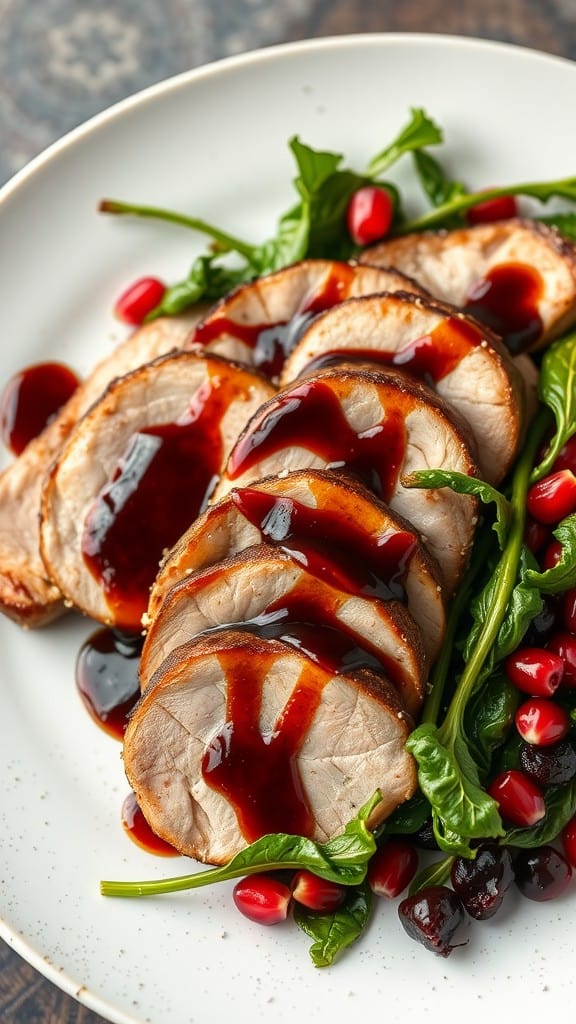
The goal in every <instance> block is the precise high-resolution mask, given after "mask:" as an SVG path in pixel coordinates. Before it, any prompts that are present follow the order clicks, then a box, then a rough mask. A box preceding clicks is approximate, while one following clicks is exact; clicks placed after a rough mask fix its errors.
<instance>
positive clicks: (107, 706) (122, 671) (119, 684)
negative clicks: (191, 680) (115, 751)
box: [76, 629, 142, 740]
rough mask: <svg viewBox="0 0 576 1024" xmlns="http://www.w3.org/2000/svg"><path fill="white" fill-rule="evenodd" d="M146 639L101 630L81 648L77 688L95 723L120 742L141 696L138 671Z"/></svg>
mask: <svg viewBox="0 0 576 1024" xmlns="http://www.w3.org/2000/svg"><path fill="white" fill-rule="evenodd" d="M141 650H142V639H141V637H139V636H122V635H121V634H119V633H116V632H114V631H113V630H111V629H99V630H97V632H95V633H93V634H92V636H90V637H89V638H88V639H87V640H86V641H85V642H84V643H83V644H82V647H81V648H80V651H79V653H78V657H77V659H76V687H77V689H78V693H79V694H80V697H81V698H82V701H83V703H84V705H85V707H86V708H87V710H88V713H89V714H90V716H91V717H92V718H93V719H94V721H95V722H96V723H97V724H98V725H99V726H100V727H101V728H102V729H104V731H105V732H107V733H108V734H109V735H110V736H113V737H114V738H115V739H117V740H121V739H122V738H123V736H124V733H125V731H126V726H127V724H128V718H129V715H130V713H131V711H132V709H133V707H134V705H135V704H136V701H137V700H138V698H139V696H140V684H139V681H138V667H139V664H140V652H141Z"/></svg>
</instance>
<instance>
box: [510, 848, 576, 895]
mask: <svg viewBox="0 0 576 1024" xmlns="http://www.w3.org/2000/svg"><path fill="white" fill-rule="evenodd" d="M514 869H515V872H516V885H517V886H518V888H519V890H520V892H521V893H522V895H523V896H526V897H527V898H528V899H529V900H536V901H537V902H538V903H542V902H543V901H545V900H553V899H556V897H557V896H560V895H561V894H562V893H563V892H564V890H565V889H566V887H567V885H568V883H569V882H570V879H571V877H572V868H571V867H570V865H569V863H568V861H567V860H566V858H565V857H563V856H562V854H561V853H559V852H558V850H555V849H554V847H553V846H541V847H540V848H539V849H538V850H521V851H520V853H519V854H518V857H517V859H516V863H515V865H514Z"/></svg>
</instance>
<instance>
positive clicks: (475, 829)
mask: <svg viewBox="0 0 576 1024" xmlns="http://www.w3.org/2000/svg"><path fill="white" fill-rule="evenodd" d="M443 740H444V737H443V736H442V729H438V728H437V727H436V726H434V725H432V724H431V723H425V724H424V725H420V726H418V728H417V729H415V730H414V732H413V733H411V735H410V736H409V737H408V741H407V743H406V749H407V750H409V751H410V753H411V754H413V756H414V758H415V759H416V761H417V763H418V781H419V783H420V788H421V790H422V792H423V793H424V795H425V796H426V797H427V799H428V800H429V801H430V804H431V805H432V812H433V816H434V822H435V832H436V838H437V840H438V843H439V845H440V847H441V849H443V850H445V851H446V852H447V853H456V854H463V855H464V856H471V853H470V852H469V851H470V849H471V848H470V846H469V844H468V843H467V842H466V840H467V839H474V838H476V839H481V838H488V837H496V836H501V835H503V834H504V830H503V828H502V821H501V819H500V815H499V813H498V805H497V804H496V802H495V801H494V800H493V799H492V797H490V796H488V794H487V793H486V792H485V791H484V790H483V789H482V787H481V786H480V781H479V778H478V770H477V768H476V765H475V764H474V761H473V759H472V757H471V756H470V753H469V751H468V748H467V745H466V743H465V741H464V740H463V738H462V737H461V735H458V736H456V737H455V739H454V740H452V741H451V742H449V743H446V742H443Z"/></svg>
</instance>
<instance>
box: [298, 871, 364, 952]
mask: <svg viewBox="0 0 576 1024" xmlns="http://www.w3.org/2000/svg"><path fill="white" fill-rule="evenodd" d="M372 905H373V897H372V892H371V890H370V888H369V887H368V886H367V885H364V886H362V888H359V889H353V890H352V891H351V892H349V893H347V895H346V899H345V901H344V903H343V904H342V906H341V907H338V909H337V910H335V911H332V912H331V913H326V914H323V913H319V912H318V911H311V910H308V909H307V908H306V907H303V906H302V905H301V904H299V903H296V902H295V903H294V920H295V921H296V924H297V925H298V927H299V928H301V929H302V931H303V932H305V933H306V935H308V936H309V938H311V939H313V940H314V941H313V943H312V946H311V947H310V957H311V959H312V963H313V964H314V966H315V967H329V966H330V964H332V963H333V962H334V959H335V957H336V956H337V955H338V954H339V953H341V952H342V950H343V949H346V947H348V946H350V945H351V944H352V943H353V942H356V940H357V939H358V938H359V937H360V935H361V934H362V932H363V931H364V929H365V928H366V925H367V924H368V921H369V920H370V913H371V910H372Z"/></svg>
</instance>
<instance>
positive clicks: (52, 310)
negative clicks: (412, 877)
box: [0, 36, 576, 1024]
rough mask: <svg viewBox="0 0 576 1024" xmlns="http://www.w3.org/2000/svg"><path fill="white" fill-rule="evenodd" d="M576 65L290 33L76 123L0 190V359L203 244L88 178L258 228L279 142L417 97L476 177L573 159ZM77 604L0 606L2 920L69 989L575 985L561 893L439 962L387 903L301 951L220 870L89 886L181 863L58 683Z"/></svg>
mask: <svg viewBox="0 0 576 1024" xmlns="http://www.w3.org/2000/svg"><path fill="white" fill-rule="evenodd" d="M575 91H576V67H575V66H574V65H572V64H570V63H568V62H565V61H562V60H558V59H555V58H551V57H546V56H543V55H538V54H535V53H532V52H529V51H523V50H519V49H514V48H510V47H506V46H500V45H496V44H490V43H482V42H475V41H472V40H464V39H447V38H441V37H434V36H425V37H424V36H423V37H418V36H414V37H410V36H372V37H370V36H363V37H355V38H348V39H346V38H341V39H333V40H327V41H318V42H307V43H304V44H299V45H295V46H285V47H279V48H274V49H271V50H268V51H263V52H261V53H257V54H251V55H248V56H245V57H241V58H236V59H232V60H228V61H224V62H223V63H220V64H216V65H214V66H212V67H208V68H203V69H200V70H197V71H194V72H192V73H190V74H186V75H184V76H181V77H179V78H176V79H174V80H172V81H170V82H167V83H165V84H163V85H160V86H157V87H155V88H153V89H151V90H148V91H147V92H145V93H144V94H142V95H140V96H138V97H136V98H135V99H132V100H129V101H128V102H125V103H123V104H121V105H120V106H118V107H116V108H114V109H113V110H111V111H110V112H109V113H107V114H104V115H103V116H100V117H98V118H96V119H95V120H93V121H92V122H90V124H89V125H88V126H87V127H85V128H82V129H80V130H78V131H76V132H74V133H73V134H72V135H71V136H69V137H68V138H67V139H65V140H64V141H63V142H61V143H60V144H58V145H56V146H54V147H53V148H52V149H51V150H50V151H49V152H48V153H47V154H45V155H44V156H42V157H40V158H39V159H38V160H36V161H35V162H34V163H33V164H32V165H31V166H30V167H29V168H28V169H27V170H25V171H24V172H23V173H21V174H20V175H18V176H17V178H16V179H15V180H14V181H13V182H12V183H11V184H9V185H8V186H7V187H6V188H5V189H4V191H3V193H2V202H1V204H0V267H1V268H2V273H1V274H0V310H1V315H2V334H3V344H2V352H1V356H0V360H1V367H0V369H1V376H2V378H5V377H7V376H8V375H9V374H10V373H11V372H13V371H14V370H16V369H17V368H20V367H22V366H23V365H25V364H27V363H29V362H31V361H34V360H36V359H38V358H44V357H48V356H50V357H51V356H57V357H60V358H63V359H65V360H68V361H69V362H70V363H72V364H73V365H74V366H75V367H77V368H78V369H79V370H81V371H82V370H84V369H86V368H88V367H89V366H90V365H91V364H92V363H93V362H94V361H95V360H96V358H97V357H99V356H100V355H101V354H102V353H104V352H107V351H108V350H109V349H110V347H111V345H112V343H113V339H114V337H115V336H117V335H118V329H117V328H116V327H115V326H114V323H113V320H112V318H111V315H110V308H111V304H112V301H113V299H114V297H115V296H116V295H117V293H118V292H119V290H120V288H121V287H122V286H123V285H124V284H125V283H128V282H129V281H130V280H131V279H132V278H133V277H134V276H136V275H140V274H142V273H149V272H150V273H159V274H160V275H162V276H164V277H167V278H174V279H177V278H179V277H180V276H182V275H183V273H184V271H185V270H186V268H187V266H188V264H189V262H190V261H191V258H192V255H193V254H194V252H195V247H197V246H198V244H199V243H198V241H197V239H196V238H195V237H193V236H191V235H188V234H187V233H186V232H184V231H182V230H179V229H177V228H173V229H170V228H168V227H163V226H162V225H154V224H147V223H144V222H130V223H129V222H127V221H120V220H117V221H115V220H113V219H107V218H104V217H100V216H98V215H97V213H96V204H97V202H98V200H99V199H100V198H101V197H103V196H112V197H121V198H126V199H133V200H140V201H142V202H148V203H155V204H158V205H166V206H170V207H173V208H176V209H183V210H189V211H190V212H192V213H196V214H197V215H201V216H204V217H205V218H207V219H208V220H215V221H217V222H218V223H220V224H221V225H224V226H226V227H227V228H228V229H229V230H231V231H235V232H237V233H240V234H244V235H246V236H248V237H252V238H254V239H255V240H258V239H260V238H261V237H262V236H263V234H264V233H266V232H269V231H271V230H272V228H273V225H274V222H275V218H276V215H277V214H278V213H279V212H281V211H282V210H283V209H284V208H285V207H286V206H287V205H288V204H289V203H290V201H291V191H290V184H289V183H290V179H291V177H292V174H293V165H292V161H291V158H290V156H289V153H288V149H287V145H286V142H287V140H288V139H289V138H290V137H291V136H292V135H294V134H296V133H298V134H299V135H300V136H301V137H302V138H303V140H304V141H307V142H309V143H310V144H311V145H314V146H316V147H319V148H329V149H335V150H339V151H343V152H344V153H345V154H346V155H347V158H348V160H349V161H350V163H351V165H352V166H356V167H358V168H361V167H362V166H363V164H364V163H365V161H366V160H367V159H368V158H369V157H370V156H371V155H372V154H373V153H374V152H376V151H377V150H378V148H380V146H381V145H383V144H384V143H385V142H387V141H388V140H389V139H390V137H391V136H392V135H393V134H394V133H395V132H396V131H397V130H398V128H399V127H400V126H401V125H402V124H404V123H405V121H406V119H407V112H408V109H409V107H411V106H421V105H424V106H425V107H426V109H427V110H428V111H429V113H430V114H431V115H432V116H434V117H435V118H436V119H438V121H439V122H440V123H441V124H442V125H443V126H444V129H445V132H446V138H447V145H446V147H445V150H444V157H445V159H446V158H449V159H450V161H451V164H452V166H453V168H454V169H455V171H456V172H457V174H458V175H459V176H460V177H462V178H464V179H465V180H466V181H467V182H469V183H470V184H473V185H475V186H479V187H481V186H486V185H490V184H495V183H500V182H511V181H519V180H537V179H542V178H551V177H558V178H559V177H564V176H568V175H573V174H574V173H575V172H576V150H575V148H574V141H573V133H572V132H571V130H570V126H571V125H572V123H573V112H574V111H573V105H574V94H575ZM88 632H89V627H88V626H87V624H86V623H83V622H78V621H75V620H73V619H72V618H70V619H68V620H67V621H66V622H60V623H59V624H57V625H55V626H53V627H51V628H49V629H47V630H45V631H43V632H38V633H31V634H26V633H24V632H22V631H20V630H19V629H18V627H16V626H14V625H13V624H11V623H9V622H7V621H2V622H0V650H1V651H2V659H1V669H0V708H1V711H0V764H1V769H2V774H1V777H2V780H3V781H2V796H1V798H0V806H1V811H0V837H1V838H0V847H1V850H0V901H1V915H2V919H3V920H2V923H1V925H0V933H1V934H2V935H3V937H4V938H5V939H7V940H8V942H10V943H11V944H12V945H13V946H14V948H15V949H16V950H18V952H20V953H21V954H22V955H23V956H24V957H26V959H28V960H29V961H30V962H31V963H32V964H34V966H35V967H37V968H38V969H39V970H40V971H42V972H43V973H44V974H46V975H47V976H48V977H49V978H51V979H52V980H53V981H55V982H56V983H57V984H58V985H60V986H61V987H62V988H64V989H66V990H67V991H68V992H70V993H72V994H73V995H75V996H76V997H77V998H78V999H80V1000H81V1001H82V1002H83V1003H85V1004H86V1005H88V1006H90V1007H92V1008H93V1009H95V1010H97V1011H98V1012H99V1013H101V1014H102V1015H103V1016H104V1017H108V1018H109V1019H110V1020H111V1021H115V1022H121V1024H128V1022H130V1024H134V1022H138V1024H143V1022H148V1021H151V1022H153V1024H188V1022H192V1021H202V1022H203V1024H213V1022H214V1024H215V1022H221V1021H223V1020H224V1019H226V1018H227V1017H228V1016H229V1014H230V1013H233V1014H238V1013H241V1015H242V1016H244V1012H246V1013H249V1014H250V1017H251V1019H252V1020H253V1021H271V1022H272V1021H274V1024H281V1022H288V1021H294V1020H295V1019H300V1020H305V1021H310V1022H314V1021H326V1020H330V1021H331V1022H332V1024H344V1022H346V1021H348V1020H349V1019H350V1016H351V1015H352V1014H353V1015H354V1017H356V1018H358V1017H360V1016H361V1015H362V1014H368V1013H370V1014H376V1015H377V1016H378V1017H379V1016H381V1015H382V1017H385V1018H386V1019H387V1020H388V1021H389V1022H395V1021H406V1020H414V1019H417V1018H416V1015H418V1017H419V1019H424V1020H427V1019H429V1020H437V1019H439V1018H440V1016H441V1018H442V1019H443V1020H448V1019H456V1017H457V1015H458V1017H459V1016H460V1015H461V1014H462V1013H464V1014H465V1016H466V1019H467V1021H468V1022H470V1021H476V1020H478V1021H480V1020H482V1021H484V1020H486V1019H489V1017H490V1015H491V1014H492V1015H493V1016H494V1015H496V1018H497V1019H500V1010H501V1008H502V1007H503V1002H502V1001H503V999H505V1001H506V1003H507V1004H508V1005H509V1004H510V1003H512V1002H513V1003H514V1004H515V1007H516V1012H520V1010H521V1013H522V1017H523V1019H524V1020H532V1019H533V1020H536V1019H540V1017H541V1015H542V1014H543V1013H547V1014H550V1013H552V1012H557V1013H560V1012H561V1009H562V1008H563V1004H564V1000H565V999H566V998H568V997H569V996H570V995H572V994H573V990H574V982H573V976H574V972H573V956H574V939H573V931H572V928H573V926H572V919H573V916H574V909H575V903H574V896H573V894H572V895H571V896H569V897H567V898H566V899H564V900H562V901H561V902H557V903H551V904H543V905H537V904H531V903H528V902H527V901H523V900H521V899H520V898H515V897H513V896H511V897H510V898H509V899H508V903H507V910H505V911H503V912H502V913H501V914H500V915H499V916H497V917H496V918H495V919H493V921H491V922H486V923H484V924H482V925H480V924H477V925H475V926H474V927H473V928H472V929H471V930H470V943H469V946H468V947H467V948H466V949H464V950H458V951H457V952H455V953H454V954H453V955H452V957H451V958H450V959H449V960H442V959H440V958H437V957H434V956H432V955H431V954H429V953H427V952H425V951H424V950H423V949H422V948H421V947H420V946H418V945H416V944H415V943H413V942H411V941H410V940H409V939H408V938H407V937H405V936H404V933H403V932H402V931H401V927H400V925H399V922H398V920H397V916H396V910H395V907H394V906H381V908H380V909H379V912H378V914H377V915H376V919H375V921H374V923H373V924H372V926H371V927H370V930H369V932H368V934H367V935H366V936H365V938H364V939H363V941H362V942H361V943H360V944H359V945H358V946H357V947H356V948H355V949H354V950H353V951H351V952H349V953H348V954H347V955H345V956H344V957H343V958H342V960H341V961H340V962H339V964H338V965H336V966H334V967H333V968H331V969H328V970H324V971H318V970H315V969H314V968H313V967H312V966H311V964H310V962H309V960H308V954H307V945H308V942H307V940H306V939H305V937H304V936H303V935H302V934H301V933H300V932H299V931H298V930H297V929H296V928H295V927H291V926H290V925H286V926H280V927H278V928H275V929H264V928H259V927H258V926H256V925H252V924H251V923H249V922H248V921H246V920H245V919H244V918H242V917H241V916H240V915H238V914H237V913H236V912H235V911H234V909H233V908H232V906H231V902H230V899H229V887H227V886H223V887H219V888H214V889H212V890H203V891H200V892H197V893H190V894H180V895H178V896H173V897H164V898H158V899H149V900H147V901H143V900H140V901H129V900H106V899H103V898H102V897H100V895H99V890H98V883H99V880H100V879H101V878H132V879H137V878H146V877H153V876H162V875H165V874H178V873H182V872H183V871H184V870H185V869H186V863H185V862H184V861H183V860H182V861H180V860H177V861H164V860H160V859H155V858H152V857H150V856H148V855H146V854H145V853H143V852H141V851H139V850H137V849H136V848H135V847H133V846H132V844H131V843H130V842H129V841H128V840H127V839H126V838H125V837H124V835H123V833H122V831H121V828H120V825H119V808H120V804H121V801H122V798H123V797H124V795H125V793H126V791H127V786H126V783H125V780H124V777H123V772H122V765H121V760H120V750H119V746H118V745H117V744H115V743H114V741H113V740H111V739H109V738H108V737H107V736H105V735H104V734H102V733H100V731H99V730H98V729H97V728H96V727H95V726H93V724H92V723H91V722H90V721H89V719H88V717H87V715H86V714H85V713H84V711H83V709H82V707H81V706H80V703H79V701H78V699H77V697H76V694H75V690H74V682H73V675H74V659H75V654H76V651H77V649H78V646H79V643H80V640H81V638H82V637H84V636H86V635H87V633H88Z"/></svg>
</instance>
